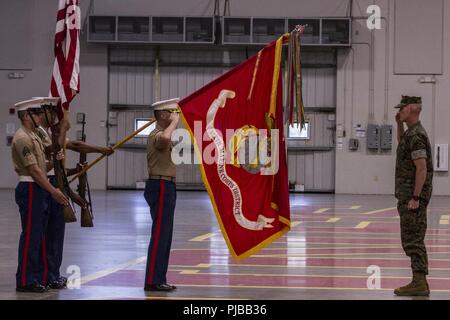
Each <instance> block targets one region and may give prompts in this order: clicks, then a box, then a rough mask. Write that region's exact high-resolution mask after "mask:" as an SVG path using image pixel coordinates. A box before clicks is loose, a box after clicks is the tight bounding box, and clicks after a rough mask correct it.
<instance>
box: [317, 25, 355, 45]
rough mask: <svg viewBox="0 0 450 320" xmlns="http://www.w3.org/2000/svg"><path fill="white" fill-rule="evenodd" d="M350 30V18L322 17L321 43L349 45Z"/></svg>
mask: <svg viewBox="0 0 450 320" xmlns="http://www.w3.org/2000/svg"><path fill="white" fill-rule="evenodd" d="M350 32H351V25H350V19H337V18H333V19H322V27H321V43H322V44H329V45H346V46H349V45H350V35H351V33H350Z"/></svg>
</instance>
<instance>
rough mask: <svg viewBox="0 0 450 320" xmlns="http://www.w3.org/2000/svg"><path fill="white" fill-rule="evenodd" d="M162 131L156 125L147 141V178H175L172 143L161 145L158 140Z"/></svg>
mask: <svg viewBox="0 0 450 320" xmlns="http://www.w3.org/2000/svg"><path fill="white" fill-rule="evenodd" d="M162 132H163V129H162V128H161V127H160V126H159V125H156V128H155V130H153V131H152V132H151V133H150V134H149V136H148V139H147V166H148V175H149V176H167V177H173V178H175V177H176V167H175V164H174V163H173V162H172V157H171V153H172V143H171V144H170V145H165V144H161V143H160V141H159V138H160V137H161V134H162Z"/></svg>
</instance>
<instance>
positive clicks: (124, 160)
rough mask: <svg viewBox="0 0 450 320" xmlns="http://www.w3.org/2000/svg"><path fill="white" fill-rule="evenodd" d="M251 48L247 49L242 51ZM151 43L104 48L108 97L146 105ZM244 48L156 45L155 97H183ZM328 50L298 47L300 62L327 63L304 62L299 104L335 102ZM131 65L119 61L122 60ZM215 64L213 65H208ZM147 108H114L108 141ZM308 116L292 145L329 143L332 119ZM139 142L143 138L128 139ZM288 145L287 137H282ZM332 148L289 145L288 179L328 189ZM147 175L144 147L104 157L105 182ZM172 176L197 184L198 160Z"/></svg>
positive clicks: (131, 183)
mask: <svg viewBox="0 0 450 320" xmlns="http://www.w3.org/2000/svg"><path fill="white" fill-rule="evenodd" d="M255 53H256V50H255V49H252V50H251V51H250V52H249V53H248V55H249V56H251V55H253V54H255ZM155 56H156V49H155V48H133V47H117V48H111V49H110V62H111V65H110V77H109V86H110V94H109V100H110V101H109V102H110V104H122V105H134V106H135V105H151V104H152V103H153V102H154V100H155V99H156V97H155V92H154V89H155V88H154V80H155V75H154V72H155V68H154V67H153V65H152V63H153V61H154V59H155ZM246 56H247V53H246V52H245V51H244V50H242V49H230V50H228V51H226V50H225V51H224V50H204V51H200V50H198V49H186V48H177V49H170V48H161V50H160V63H161V66H160V92H159V94H158V96H159V99H169V98H174V97H180V98H184V97H186V96H188V95H189V94H191V93H193V92H194V91H196V90H197V89H199V88H201V87H203V86H204V85H206V84H207V83H208V82H210V81H212V80H214V79H216V78H217V77H219V76H220V75H221V74H223V73H225V72H226V71H228V70H229V68H228V67H223V66H221V65H220V64H221V63H230V64H237V63H239V62H241V61H242V60H244V59H245V58H246ZM335 60H336V59H335V53H334V52H325V51H317V52H316V51H314V52H307V51H306V52H303V54H302V63H303V64H327V65H330V67H328V68H304V69H303V91H304V101H305V107H307V108H320V107H328V108H330V107H335V105H336V70H335V68H334V67H332V65H334V64H335V63H336V61H335ZM127 62H128V63H133V64H134V65H132V66H131V65H119V64H121V63H122V64H126V63H127ZM183 63H200V64H208V66H190V67H182V64H183ZM211 64H216V65H211ZM150 116H151V114H150V112H142V111H140V112H138V111H132V110H128V111H124V112H118V116H117V118H118V126H117V127H110V129H109V132H110V135H109V136H110V142H117V141H118V140H119V139H120V138H122V137H124V136H126V135H127V134H128V133H130V132H132V131H133V130H134V118H136V117H150ZM307 118H309V120H310V121H311V139H310V140H309V141H296V142H294V143H293V145H294V146H295V147H297V148H298V147H317V146H319V147H333V146H334V138H333V137H334V136H333V135H334V130H330V129H329V128H331V127H333V125H334V122H333V121H329V120H328V114H326V113H317V112H312V113H308V114H307ZM130 143H133V144H145V143H146V140H145V139H143V138H135V139H132V140H131V141H130ZM288 144H289V145H292V143H291V141H289V142H288ZM334 159H335V157H334V150H331V151H304V150H298V149H296V150H289V152H288V170H289V181H290V182H293V183H297V184H304V185H305V189H306V190H323V191H325V190H333V189H334V161H335V160H334ZM146 176H147V165H146V154H145V150H129V149H127V150H123V149H121V150H118V151H116V153H115V154H114V155H113V156H111V157H109V159H108V186H109V187H132V188H133V187H135V184H136V181H139V180H144V179H145V178H146ZM177 181H178V183H179V184H180V185H183V186H189V185H192V186H199V185H200V186H201V185H202V179H201V173H200V167H199V165H180V166H178V167H177Z"/></svg>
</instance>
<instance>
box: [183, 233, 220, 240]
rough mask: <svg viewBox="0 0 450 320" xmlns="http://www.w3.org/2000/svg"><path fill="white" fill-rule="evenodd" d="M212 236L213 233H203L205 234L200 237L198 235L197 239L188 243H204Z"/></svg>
mask: <svg viewBox="0 0 450 320" xmlns="http://www.w3.org/2000/svg"><path fill="white" fill-rule="evenodd" d="M214 235H215V233H205V234H202V235H200V236H198V237H195V238H192V239H190V240H189V241H204V240H206V239H209V238H211V237H213V236H214Z"/></svg>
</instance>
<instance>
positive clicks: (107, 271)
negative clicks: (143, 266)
mask: <svg viewBox="0 0 450 320" xmlns="http://www.w3.org/2000/svg"><path fill="white" fill-rule="evenodd" d="M146 259H147V257H146V256H143V257H140V258H137V259H133V260H130V261H127V262H125V263H122V264H119V265H117V266H115V267H112V268H108V269H105V270H100V271H97V272H94V273H92V274H90V275H87V276H85V277H82V278H81V284H86V283H88V282H90V281H93V280H96V279H98V278H103V277H104V276H107V275H110V274H112V273H115V272H117V271H120V270H123V269H126V268H129V267H131V266H134V265H137V264H139V263H141V262H143V261H145V260H146Z"/></svg>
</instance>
